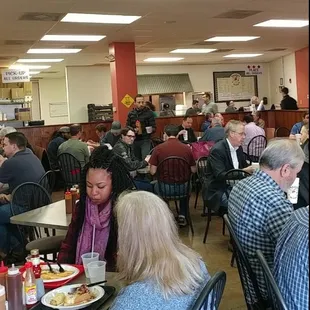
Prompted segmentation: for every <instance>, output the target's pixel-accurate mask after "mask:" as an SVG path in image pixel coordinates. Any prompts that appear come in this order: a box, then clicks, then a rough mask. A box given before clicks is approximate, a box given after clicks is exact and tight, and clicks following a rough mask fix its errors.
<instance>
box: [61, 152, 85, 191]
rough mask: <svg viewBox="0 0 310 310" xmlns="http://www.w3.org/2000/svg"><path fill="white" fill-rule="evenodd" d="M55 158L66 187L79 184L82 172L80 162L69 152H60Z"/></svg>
mask: <svg viewBox="0 0 310 310" xmlns="http://www.w3.org/2000/svg"><path fill="white" fill-rule="evenodd" d="M57 159H58V163H59V167H60V173H61V176H62V178H63V180H64V181H65V186H66V188H71V187H72V186H73V185H75V184H80V178H81V172H82V168H81V164H80V162H79V161H78V160H77V159H76V158H75V157H74V156H73V155H71V154H69V153H62V154H60V155H58V157H57Z"/></svg>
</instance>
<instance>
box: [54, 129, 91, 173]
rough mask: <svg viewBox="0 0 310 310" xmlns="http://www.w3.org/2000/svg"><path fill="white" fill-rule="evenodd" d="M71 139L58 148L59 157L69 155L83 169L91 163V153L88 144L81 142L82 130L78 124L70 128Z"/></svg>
mask: <svg viewBox="0 0 310 310" xmlns="http://www.w3.org/2000/svg"><path fill="white" fill-rule="evenodd" d="M70 135H71V137H70V139H69V140H67V141H66V142H64V143H62V144H61V145H60V146H59V148H58V155H60V154H62V153H69V154H71V155H73V156H74V157H75V158H76V159H77V160H78V161H79V162H80V164H81V168H83V167H84V166H85V164H86V163H88V161H89V151H88V147H87V144H86V143H85V142H82V141H80V138H81V136H82V128H81V126H80V125H78V124H74V125H71V126H70Z"/></svg>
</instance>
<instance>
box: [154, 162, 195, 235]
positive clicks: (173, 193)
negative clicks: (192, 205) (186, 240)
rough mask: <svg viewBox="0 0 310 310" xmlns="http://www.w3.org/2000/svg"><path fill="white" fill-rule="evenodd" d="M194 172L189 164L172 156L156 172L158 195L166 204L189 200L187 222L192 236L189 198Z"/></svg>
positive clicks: (161, 163) (160, 164)
mask: <svg viewBox="0 0 310 310" xmlns="http://www.w3.org/2000/svg"><path fill="white" fill-rule="evenodd" d="M191 176H192V171H191V167H190V165H189V164H188V162H187V161H186V160H185V159H184V158H181V157H177V156H171V157H167V158H165V159H164V160H163V161H162V162H160V163H159V165H158V167H157V172H156V178H157V184H155V187H156V186H157V187H158V194H159V196H161V197H162V198H163V199H164V200H165V201H166V202H168V201H175V203H176V206H177V201H180V200H182V199H186V200H187V210H186V216H185V218H186V220H187V222H188V223H189V226H190V228H191V231H192V234H194V228H193V223H192V219H191V216H190V212H189V198H190V192H191Z"/></svg>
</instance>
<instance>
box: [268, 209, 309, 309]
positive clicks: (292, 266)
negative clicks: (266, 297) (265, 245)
mask: <svg viewBox="0 0 310 310" xmlns="http://www.w3.org/2000/svg"><path fill="white" fill-rule="evenodd" d="M273 274H274V277H275V280H276V282H277V284H278V286H279V289H280V292H281V294H282V297H283V299H284V301H285V303H286V306H287V308H288V309H290V310H304V309H309V206H308V207H306V208H300V209H298V210H296V211H295V212H294V213H293V214H292V215H291V217H290V219H289V220H288V221H287V223H286V224H285V226H284V228H283V230H282V232H281V234H280V237H279V239H278V243H277V247H276V252H275V257H274V269H273Z"/></svg>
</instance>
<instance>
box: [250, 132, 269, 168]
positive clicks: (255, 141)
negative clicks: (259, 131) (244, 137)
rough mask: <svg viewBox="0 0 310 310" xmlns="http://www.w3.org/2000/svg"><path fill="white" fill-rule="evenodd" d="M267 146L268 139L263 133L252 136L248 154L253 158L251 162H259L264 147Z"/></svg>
mask: <svg viewBox="0 0 310 310" xmlns="http://www.w3.org/2000/svg"><path fill="white" fill-rule="evenodd" d="M266 146H267V139H266V137H265V136H263V135H259V136H256V137H254V138H252V139H251V140H250V142H249V144H248V147H247V155H248V157H249V158H250V159H251V162H256V163H257V162H258V160H259V158H260V156H261V155H262V153H263V151H264V149H265V148H266Z"/></svg>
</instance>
